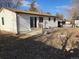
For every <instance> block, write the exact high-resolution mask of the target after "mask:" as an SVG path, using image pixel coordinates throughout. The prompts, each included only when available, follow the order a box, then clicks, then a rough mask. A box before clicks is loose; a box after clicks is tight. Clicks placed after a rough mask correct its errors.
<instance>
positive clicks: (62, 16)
mask: <svg viewBox="0 0 79 59" xmlns="http://www.w3.org/2000/svg"><path fill="white" fill-rule="evenodd" d="M56 17H57V18H59V19H61V20H63V19H64V15H63V14H61V13H56Z"/></svg>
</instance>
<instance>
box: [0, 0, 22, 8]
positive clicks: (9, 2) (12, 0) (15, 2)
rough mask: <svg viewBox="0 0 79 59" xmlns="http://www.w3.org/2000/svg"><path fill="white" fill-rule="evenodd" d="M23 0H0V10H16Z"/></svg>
mask: <svg viewBox="0 0 79 59" xmlns="http://www.w3.org/2000/svg"><path fill="white" fill-rule="evenodd" d="M22 1H23V0H0V8H2V7H4V8H17V7H18V6H20V5H21V2H22Z"/></svg>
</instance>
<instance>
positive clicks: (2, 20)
mask: <svg viewBox="0 0 79 59" xmlns="http://www.w3.org/2000/svg"><path fill="white" fill-rule="evenodd" d="M2 25H4V17H2Z"/></svg>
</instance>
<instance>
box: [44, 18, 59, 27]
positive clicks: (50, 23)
mask: <svg viewBox="0 0 79 59" xmlns="http://www.w3.org/2000/svg"><path fill="white" fill-rule="evenodd" d="M43 26H44V28H49V27H52V28H53V27H57V26H58V20H55V22H54V18H53V17H51V18H50V21H49V17H44V21H43Z"/></svg>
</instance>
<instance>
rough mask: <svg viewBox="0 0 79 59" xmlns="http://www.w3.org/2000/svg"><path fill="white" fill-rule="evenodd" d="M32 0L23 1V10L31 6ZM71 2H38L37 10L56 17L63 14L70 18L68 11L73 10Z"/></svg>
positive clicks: (50, 0)
mask: <svg viewBox="0 0 79 59" xmlns="http://www.w3.org/2000/svg"><path fill="white" fill-rule="evenodd" d="M31 1H32V0H26V1H23V6H21V7H20V8H21V9H24V10H26V9H28V8H29V6H28V5H27V4H30V2H31ZM71 2H72V1H71V0H36V5H37V8H38V9H40V10H42V11H44V12H50V13H52V15H55V14H56V13H62V14H63V15H64V16H65V18H67V17H68V15H69V14H68V11H69V10H70V9H71V7H70V5H71Z"/></svg>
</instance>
